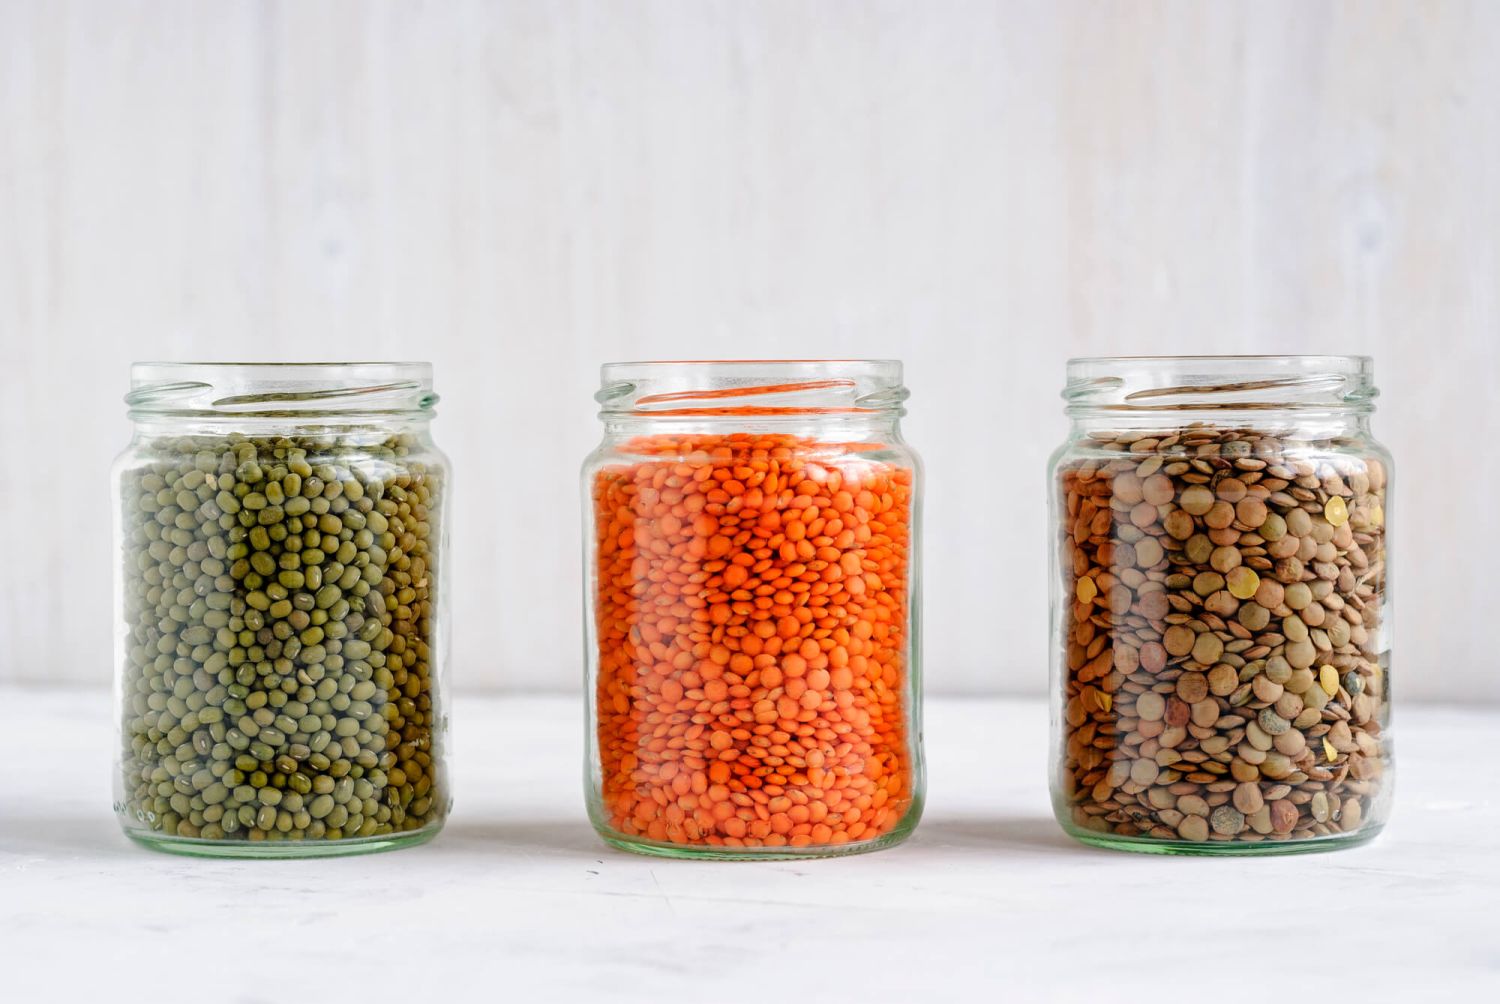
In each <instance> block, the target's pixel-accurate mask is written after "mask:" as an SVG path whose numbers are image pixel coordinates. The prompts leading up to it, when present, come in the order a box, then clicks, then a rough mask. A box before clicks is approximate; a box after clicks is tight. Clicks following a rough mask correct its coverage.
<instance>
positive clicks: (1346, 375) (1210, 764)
mask: <svg viewBox="0 0 1500 1004" xmlns="http://www.w3.org/2000/svg"><path fill="white" fill-rule="evenodd" d="M1371 371H1372V366H1371V361H1370V360H1369V359H1368V358H1365V357H1359V356H1353V357H1346V356H1200V357H1159V358H1130V359H1075V360H1073V361H1071V362H1070V363H1069V364H1068V386H1067V390H1066V391H1065V392H1064V397H1065V398H1066V399H1067V401H1068V413H1069V415H1070V416H1071V418H1072V420H1073V431H1072V435H1071V436H1070V437H1069V439H1068V441H1067V442H1066V443H1065V444H1064V445H1063V447H1062V448H1061V449H1060V450H1059V451H1058V452H1057V453H1056V454H1055V455H1054V457H1053V464H1052V471H1051V474H1052V514H1053V518H1052V529H1053V543H1054V549H1053V562H1052V569H1053V575H1052V597H1053V602H1052V628H1053V649H1052V653H1053V661H1052V670H1053V682H1054V688H1053V695H1054V704H1053V712H1054V713H1053V736H1054V742H1055V750H1056V758H1055V760H1054V762H1053V775H1052V794H1053V803H1054V807H1055V809H1056V813H1057V818H1058V820H1059V821H1060V822H1061V824H1062V826H1063V828H1064V829H1066V830H1067V831H1068V832H1069V833H1070V834H1072V835H1073V836H1074V837H1076V838H1077V839H1079V840H1081V841H1083V842H1084V843H1088V844H1094V845H1098V846H1104V847H1113V848H1121V849H1126V850H1136V851H1147V852H1154V853H1177V854H1264V853H1278V852H1289V851H1307V850H1322V849H1328V848H1336V847H1342V846H1348V845H1351V844H1357V843H1362V842H1364V841H1366V840H1369V839H1371V838H1372V837H1374V836H1375V835H1376V834H1377V833H1379V832H1380V829H1381V827H1382V826H1384V824H1385V821H1386V817H1387V815H1388V814H1389V812H1390V805H1391V786H1392V782H1393V779H1394V769H1393V761H1392V750H1391V731H1390V713H1391V705H1390V695H1391V681H1390V670H1391V603H1390V575H1389V563H1388V557H1387V546H1386V542H1387V533H1388V527H1389V522H1388V513H1389V511H1390V501H1389V500H1390V485H1391V480H1390V472H1391V458H1390V454H1389V453H1387V451H1386V450H1385V448H1384V447H1383V446H1381V445H1380V444H1379V443H1378V442H1377V441H1376V440H1375V439H1374V437H1373V436H1372V435H1371V431H1370V414H1371V412H1372V411H1373V399H1374V397H1375V393H1376V391H1375V387H1374V384H1373V382H1372V377H1371Z"/></svg>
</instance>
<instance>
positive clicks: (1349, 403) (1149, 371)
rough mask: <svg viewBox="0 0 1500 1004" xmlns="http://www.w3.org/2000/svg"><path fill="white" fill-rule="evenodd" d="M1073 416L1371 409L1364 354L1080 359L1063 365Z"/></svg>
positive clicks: (1370, 365)
mask: <svg viewBox="0 0 1500 1004" xmlns="http://www.w3.org/2000/svg"><path fill="white" fill-rule="evenodd" d="M1066 370H1067V384H1066V386H1065V387H1064V389H1063V392H1062V396H1063V398H1064V400H1066V401H1067V403H1068V408H1067V410H1068V412H1069V413H1070V414H1080V413H1083V414H1086V413H1092V412H1109V413H1126V412H1131V413H1148V412H1163V411H1167V412H1184V411H1205V412H1215V411H1249V410H1256V411H1264V410H1290V411H1307V410H1319V411H1355V412H1368V411H1370V410H1372V407H1373V405H1372V404H1371V402H1372V401H1373V399H1374V398H1375V397H1376V395H1377V394H1378V393H1379V391H1378V390H1377V389H1376V387H1375V385H1374V382H1373V376H1374V359H1373V358H1372V357H1371V356H1364V355H1182V356H1166V355H1159V356H1080V357H1076V358H1073V359H1069V360H1068V363H1067V368H1066Z"/></svg>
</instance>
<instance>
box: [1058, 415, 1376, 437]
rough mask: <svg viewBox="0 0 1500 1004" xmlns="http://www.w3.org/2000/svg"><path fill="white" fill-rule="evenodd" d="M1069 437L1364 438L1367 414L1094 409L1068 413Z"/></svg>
mask: <svg viewBox="0 0 1500 1004" xmlns="http://www.w3.org/2000/svg"><path fill="white" fill-rule="evenodd" d="M1069 419H1070V421H1071V423H1072V435H1073V437H1074V438H1082V437H1101V436H1103V437H1109V438H1114V437H1117V436H1118V435H1120V434H1122V433H1128V434H1134V435H1138V436H1139V437H1140V438H1141V439H1150V438H1155V437H1156V436H1158V435H1159V436H1166V435H1170V434H1173V433H1176V432H1180V431H1182V430H1183V429H1255V430H1257V431H1259V432H1263V433H1266V434H1268V435H1272V436H1275V437H1276V438H1278V439H1284V440H1293V441H1295V440H1307V441H1325V440H1333V439H1368V438H1369V437H1370V434H1371V433H1370V413H1369V412H1368V411H1364V412H1354V411H1288V410H1285V409H1225V410H1216V411H1211V412H1208V411H1202V410H1197V411H1194V410H1189V409H1182V410H1169V411H1160V412H1155V413H1153V414H1150V415H1121V414H1119V413H1115V412H1110V411H1105V410H1097V409H1070V413H1069Z"/></svg>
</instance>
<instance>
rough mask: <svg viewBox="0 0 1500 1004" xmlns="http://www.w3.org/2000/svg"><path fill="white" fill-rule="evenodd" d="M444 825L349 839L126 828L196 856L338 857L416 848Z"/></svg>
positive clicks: (166, 848)
mask: <svg viewBox="0 0 1500 1004" xmlns="http://www.w3.org/2000/svg"><path fill="white" fill-rule="evenodd" d="M441 829H442V827H441V826H427V827H423V828H422V829H420V830H411V831H409V832H406V833H391V834H386V835H383V836H378V837H354V838H351V839H348V840H276V841H267V840H256V841H251V840H203V839H200V838H197V837H175V836H172V835H170V834H166V833H152V832H150V831H146V830H131V829H127V830H125V831H124V832H125V835H126V836H127V837H129V838H130V839H131V840H133V841H135V842H136V843H137V844H140V845H141V846H142V847H146V848H149V849H151V850H153V851H161V852H164V853H166V854H182V855H186V856H188V857H194V858H282V859H287V858H337V857H349V856H352V855H355V854H378V853H380V852H381V851H394V850H400V849H401V848H403V847H416V846H417V845H418V844H425V843H427V841H429V840H431V839H432V838H433V837H435V836H437V834H438V831H439V830H441Z"/></svg>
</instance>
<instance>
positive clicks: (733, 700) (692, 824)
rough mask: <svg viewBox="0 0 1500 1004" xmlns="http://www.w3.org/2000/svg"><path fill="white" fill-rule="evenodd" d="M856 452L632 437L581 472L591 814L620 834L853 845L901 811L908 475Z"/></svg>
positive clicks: (776, 438) (906, 796) (819, 445)
mask: <svg viewBox="0 0 1500 1004" xmlns="http://www.w3.org/2000/svg"><path fill="white" fill-rule="evenodd" d="M869 449H870V446H869V444H847V445H844V444H832V443H825V442H819V441H814V440H808V439H802V438H798V437H794V436H788V435H778V434H754V433H739V434H733V435H703V436H646V437H641V438H638V439H636V440H633V441H631V442H630V443H628V444H626V445H625V446H624V448H623V452H625V453H627V454H629V455H631V456H633V457H637V458H644V459H639V460H637V461H636V462H634V463H629V464H616V465H610V466H607V467H605V468H603V469H601V470H600V471H599V472H598V473H597V474H596V476H595V478H594V484H593V504H594V518H595V541H594V543H595V548H596V554H597V566H596V576H597V579H596V588H595V597H594V606H595V611H594V613H595V619H596V630H597V635H598V646H599V650H598V656H599V673H598V679H597V689H596V694H595V708H596V714H597V719H598V721H597V729H598V743H599V756H600V761H601V762H600V768H601V775H602V796H603V805H604V808H605V810H606V812H607V814H608V822H609V825H610V826H611V827H613V828H614V829H615V830H617V831H619V832H620V833H621V834H623V835H625V836H627V837H637V838H641V837H643V838H646V839H650V840H656V841H662V842H670V843H678V844H699V845H709V846H723V847H735V848H738V847H785V846H788V845H790V846H792V847H798V848H803V847H816V846H819V845H837V844H845V843H853V842H858V841H862V840H870V839H873V838H875V837H878V836H880V835H881V834H882V833H885V832H887V831H889V830H890V829H892V828H893V827H895V826H896V825H897V824H898V823H899V822H900V821H901V820H902V818H903V817H904V816H905V814H906V811H907V809H908V808H909V807H910V805H911V798H912V792H911V764H910V761H909V756H910V752H909V749H908V737H907V734H906V700H905V688H906V682H907V672H908V667H907V664H906V660H907V646H908V617H907V614H908V593H907V590H908V585H909V582H908V579H909V561H910V553H909V548H910V546H911V539H910V534H911V502H912V472H911V470H910V469H908V468H905V467H899V466H893V465H889V464H886V463H881V462H876V461H873V460H870V459H868V458H866V457H864V456H862V455H861V454H862V453H863V452H865V451H868V450H869Z"/></svg>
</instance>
